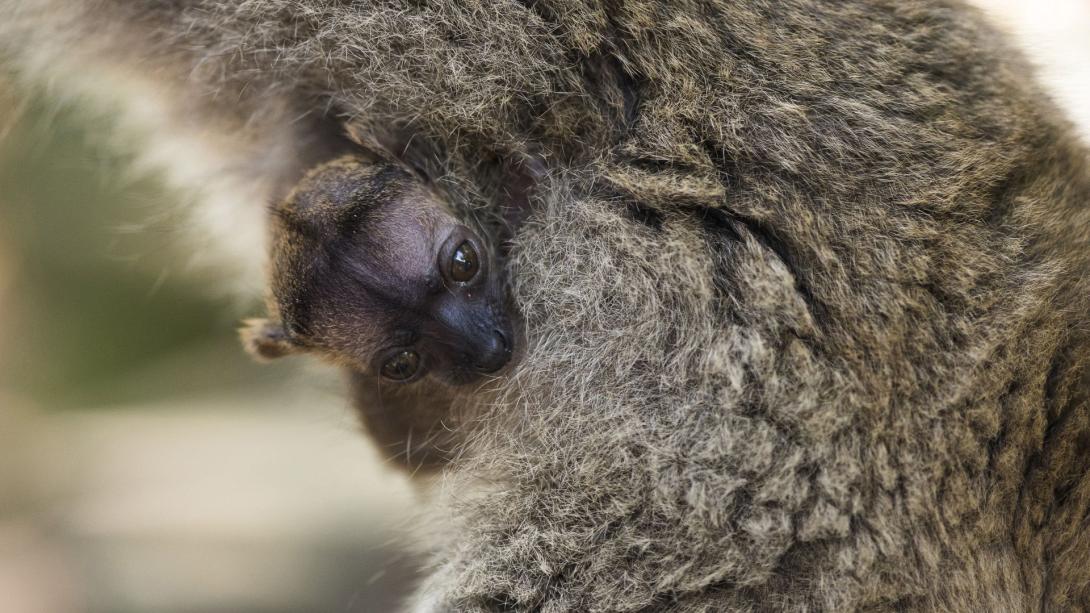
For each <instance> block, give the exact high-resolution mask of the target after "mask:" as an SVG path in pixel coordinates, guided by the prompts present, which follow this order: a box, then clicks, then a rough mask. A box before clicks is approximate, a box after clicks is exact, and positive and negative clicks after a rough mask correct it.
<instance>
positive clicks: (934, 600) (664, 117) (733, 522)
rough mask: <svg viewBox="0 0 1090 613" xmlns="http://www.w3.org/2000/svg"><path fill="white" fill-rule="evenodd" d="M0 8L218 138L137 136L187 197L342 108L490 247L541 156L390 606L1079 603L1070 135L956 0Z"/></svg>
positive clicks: (239, 176)
mask: <svg viewBox="0 0 1090 613" xmlns="http://www.w3.org/2000/svg"><path fill="white" fill-rule="evenodd" d="M0 7H2V8H0V40H2V44H3V45H4V46H5V47H6V48H7V51H8V53H9V54H10V56H11V57H12V58H13V59H14V63H15V64H16V65H17V66H19V67H20V70H22V72H23V74H25V75H26V77H27V78H46V79H49V80H50V81H51V82H52V83H55V84H57V85H58V87H63V86H67V85H71V86H73V87H76V86H80V87H85V88H86V89H87V90H94V91H103V90H105V91H106V92H107V93H111V94H121V95H120V96H119V97H121V98H122V99H123V101H124V102H126V103H127V104H128V105H129V106H130V107H132V106H134V105H135V102H134V101H138V100H137V98H139V97H138V96H135V97H134V96H132V95H126V92H132V91H148V90H147V89H144V90H140V89H138V88H135V87H130V88H128V89H119V88H117V87H114V86H111V85H108V79H107V77H108V76H118V75H121V76H122V77H123V78H126V79H129V80H130V81H129V82H130V83H131V82H133V80H135V81H139V82H140V83H143V84H145V85H146V84H151V85H152V86H153V87H155V88H158V90H157V91H158V92H159V93H161V94H165V95H163V96H162V99H163V100H165V102H162V103H161V104H160V106H159V107H158V108H159V109H160V110H159V111H158V112H156V113H155V114H153V115H149V114H148V113H146V112H145V113H144V114H143V115H140V116H142V117H144V118H145V121H144V123H145V124H147V125H150V126H151V127H153V128H155V130H156V131H157V132H156V135H155V136H153V138H151V139H150V140H149V142H150V143H151V144H152V145H155V146H159V145H160V144H161V143H163V142H174V141H173V139H176V138H177V137H179V135H182V136H187V135H193V134H196V135H197V136H206V137H208V138H209V139H213V136H210V135H214V144H215V145H216V146H215V148H214V150H215V151H218V152H219V155H221V156H222V157H221V158H219V160H220V162H221V163H217V164H204V165H203V166H201V165H196V166H194V165H192V164H190V163H189V162H187V161H186V160H184V159H178V158H177V156H160V157H166V158H169V159H168V163H169V164H172V165H174V166H175V167H176V168H182V169H187V170H189V169H193V168H198V169H200V168H204V169H205V170H207V171H208V172H207V176H208V177H214V178H215V179H216V180H217V181H218V182H211V183H206V185H207V186H209V187H207V192H208V194H207V195H209V196H210V197H215V196H217V194H218V191H217V189H218V188H217V186H221V185H225V184H227V185H230V186H232V188H233V189H242V188H243V187H245V189H246V190H250V191H251V192H252V193H253V194H255V195H256V196H260V198H255V202H253V203H252V205H253V207H254V208H255V209H258V210H260V209H262V208H263V206H264V202H263V201H262V200H263V199H264V198H267V197H271V198H277V199H278V198H279V197H281V196H283V194H284V193H286V191H287V190H288V189H289V186H290V185H291V184H292V183H293V182H294V181H295V180H296V179H297V178H298V177H299V176H301V175H302V173H303V171H304V170H305V169H306V168H308V167H310V166H313V165H314V164H316V163H319V162H321V161H322V160H324V159H328V156H330V155H333V153H332V152H336V151H343V145H344V143H343V142H341V140H342V139H341V137H340V133H341V131H340V130H339V126H340V125H341V122H347V123H348V124H349V125H351V126H353V129H355V130H357V131H360V132H362V133H369V134H374V135H375V136H374V137H375V138H376V139H379V140H381V139H382V138H388V139H392V140H394V141H396V142H400V143H404V144H405V146H404V147H399V148H396V149H395V150H396V151H399V152H400V154H399V155H401V157H402V159H401V162H403V163H405V164H407V165H410V166H412V167H415V168H418V169H420V171H421V173H422V174H423V175H424V176H426V177H427V178H428V180H429V182H430V183H431V184H432V185H434V187H435V189H436V190H438V192H441V193H442V194H443V197H444V198H445V199H446V200H447V201H448V202H450V203H452V204H453V205H454V206H456V207H457V208H458V214H459V215H461V216H462V217H463V218H464V220H465V222H466V223H467V224H469V225H470V226H472V227H474V228H476V230H477V231H480V232H483V233H486V234H487V233H488V232H490V230H489V229H490V228H496V227H499V226H501V225H502V223H501V222H500V221H499V220H501V219H502V216H503V215H502V213H501V212H500V211H501V209H502V208H503V207H504V206H505V204H504V203H505V201H506V199H507V198H508V194H509V193H510V192H511V191H512V190H511V189H510V187H509V186H510V185H511V184H512V180H511V179H510V177H512V176H519V173H518V172H512V169H517V168H518V167H519V165H520V164H521V163H522V160H524V159H526V158H527V157H528V156H531V157H533V158H534V159H536V160H541V163H542V164H543V172H540V173H533V174H532V180H533V185H532V186H530V187H526V186H521V187H519V188H518V189H515V190H514V191H515V192H518V193H526V194H530V199H531V203H530V204H531V207H530V208H531V210H532V213H531V215H530V216H529V217H528V218H527V219H526V220H525V221H524V222H523V223H522V224H521V226H520V227H519V230H518V232H517V234H516V235H515V236H514V238H513V240H512V247H511V253H510V260H509V262H508V265H507V269H506V270H505V274H506V275H507V276H508V278H509V279H511V282H512V289H511V292H512V298H513V300H514V302H515V303H516V304H517V306H518V308H519V310H520V312H521V315H522V318H523V320H524V322H525V331H526V335H527V340H526V347H525V355H524V356H523V357H522V358H521V359H520V360H518V363H517V364H516V365H515V366H514V368H513V370H512V372H511V373H510V374H509V376H507V377H506V378H504V379H503V380H502V381H500V382H499V383H498V385H499V386H500V389H499V392H498V393H499V396H498V397H497V398H496V399H494V401H490V402H488V403H482V405H483V406H478V407H476V410H477V412H478V417H479V419H467V420H466V421H465V422H464V423H465V427H464V429H462V430H459V431H458V432H457V433H456V434H457V436H456V437H455V438H456V440H455V441H454V443H455V444H457V445H458V451H459V453H458V454H457V455H456V457H455V459H454V461H453V463H452V464H451V465H450V466H449V467H448V478H447V479H446V480H445V483H446V484H448V486H449V487H450V488H451V490H452V492H453V493H454V495H451V496H448V497H446V500H447V502H446V503H437V504H441V505H442V504H445V505H446V507H445V510H446V512H448V513H449V515H450V517H452V518H453V527H452V528H451V529H449V530H446V531H445V532H444V534H446V535H448V538H447V539H446V540H445V541H442V542H435V543H433V544H434V545H435V554H434V561H435V569H434V573H433V574H432V576H431V577H430V579H429V580H428V581H426V582H425V584H424V585H423V586H422V588H421V591H420V593H419V595H418V598H417V601H416V606H417V608H418V609H419V610H421V611H656V610H671V611H724V610H767V611H786V610H829V611H852V610H859V611H931V610H934V611H1023V610H1049V611H1061V610H1063V611H1068V610H1076V609H1080V608H1085V607H1087V606H1088V605H1087V603H1090V531H1087V530H1084V529H1083V528H1084V524H1085V523H1086V522H1087V521H1088V520H1087V517H1090V478H1088V477H1087V475H1086V468H1087V465H1088V464H1090V453H1088V451H1090V449H1088V447H1090V421H1088V420H1090V413H1088V411H1090V407H1088V405H1087V395H1086V392H1087V388H1086V381H1085V380H1084V378H1085V377H1086V376H1087V360H1086V358H1087V355H1088V353H1090V347H1088V345H1087V330H1088V326H1087V324H1088V323H1090V321H1088V317H1090V316H1088V312H1090V311H1088V308H1087V307H1088V304H1087V301H1088V299H1090V293H1088V288H1087V287H1086V283H1085V281H1084V278H1085V270H1086V266H1087V264H1088V262H1087V259H1088V258H1090V249H1087V239H1088V238H1090V236H1088V234H1090V232H1088V228H1090V225H1088V221H1090V220H1088V212H1087V210H1086V205H1087V203H1088V201H1090V171H1088V165H1087V157H1086V153H1085V152H1084V150H1083V149H1082V147H1081V146H1080V145H1079V144H1078V143H1076V142H1075V140H1074V138H1073V137H1072V136H1071V129H1070V127H1069V126H1068V125H1067V123H1066V122H1065V121H1064V120H1063V119H1062V118H1060V117H1059V116H1058V113H1057V111H1056V110H1055V109H1054V107H1053V106H1052V104H1051V103H1049V102H1048V100H1047V99H1046V98H1045V96H1044V95H1043V94H1042V92H1041V91H1040V90H1039V89H1038V87H1037V85H1036V84H1035V82H1034V81H1033V79H1032V78H1031V77H1030V76H1029V74H1028V72H1027V70H1026V68H1025V67H1024V66H1023V64H1022V61H1021V60H1020V59H1019V58H1018V57H1017V55H1016V54H1014V53H1012V52H1011V51H1010V50H1009V49H1008V48H1007V47H1006V46H1005V44H1004V41H1003V40H1001V39H1000V38H999V37H998V36H997V35H996V34H995V33H994V32H993V31H992V30H991V29H989V28H988V27H986V26H985V25H983V24H982V22H981V20H980V19H979V18H978V16H977V15H976V14H975V13H974V12H973V11H972V10H970V9H968V8H966V7H965V6H963V5H962V4H960V3H959V2H957V1H954V0H846V1H843V2H823V1H818V0H785V1H783V2H767V1H760V0H705V1H695V0H681V1H673V0H671V1H666V0H633V1H631V2H608V1H596V0H568V1H565V2H561V1H557V0H537V1H534V0H524V1H516V0H499V1H490V2H481V1H467V2H453V1H451V0H430V1H429V0H400V1H398V0H385V1H381V0H360V1H356V2H348V1H343V0H325V1H320V0H305V1H300V0H247V1H243V2H237V1H228V0H185V1H166V0H143V1H140V0H99V1H95V2H92V1H90V0H83V1H74V0H22V1H19V0H0ZM148 117H151V118H152V119H151V120H150V121H148V120H147V118H148ZM384 135H385V136H384ZM176 176H177V177H184V176H185V175H184V174H183V173H177V174H176ZM224 177H228V178H229V180H225V179H224ZM197 180H198V179H197V178H195V177H193V176H189V177H188V178H187V182H189V183H193V182H196V181H197ZM520 182H521V181H520V180H516V181H514V183H515V184H519V183H520ZM240 186H242V187H240ZM238 206H245V205H241V204H240V205H238ZM474 493H476V494H477V495H473V494H474Z"/></svg>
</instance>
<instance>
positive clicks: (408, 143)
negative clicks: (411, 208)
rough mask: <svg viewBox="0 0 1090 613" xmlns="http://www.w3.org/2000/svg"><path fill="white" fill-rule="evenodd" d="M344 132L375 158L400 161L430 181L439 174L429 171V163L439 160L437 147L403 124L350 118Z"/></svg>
mask: <svg viewBox="0 0 1090 613" xmlns="http://www.w3.org/2000/svg"><path fill="white" fill-rule="evenodd" d="M344 133H345V135H346V136H347V137H348V140H349V141H351V142H352V143H353V144H355V145H356V146H357V147H358V148H359V151H357V153H361V154H363V155H365V157H368V158H370V159H371V160H372V161H375V162H392V163H395V164H399V165H400V166H402V167H403V168H404V169H405V170H408V171H410V172H412V173H413V174H415V175H417V176H418V177H419V178H420V179H421V180H423V181H425V182H429V183H430V182H431V177H432V176H439V175H438V174H435V173H433V172H431V171H429V166H431V165H433V164H436V163H438V160H440V159H442V156H440V155H437V153H436V152H435V151H434V147H432V146H430V145H429V144H428V143H426V142H425V140H424V139H422V138H417V137H416V134H415V133H414V132H413V131H412V130H410V129H408V128H405V127H404V126H400V125H397V124H393V123H391V124H389V125H378V124H375V123H361V122H352V121H348V122H345V123H344ZM432 170H433V171H434V170H435V169H432ZM440 174H441V173H440Z"/></svg>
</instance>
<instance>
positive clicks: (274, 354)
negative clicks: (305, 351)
mask: <svg viewBox="0 0 1090 613" xmlns="http://www.w3.org/2000/svg"><path fill="white" fill-rule="evenodd" d="M238 336H239V339H240V340H241V341H242V346H243V347H244V348H245V349H246V352H247V353H249V354H250V355H251V356H253V357H254V358H255V359H257V360H259V361H262V362H266V361H269V360H275V359H276V358H282V357H284V356H286V355H291V354H293V353H299V352H300V351H301V350H302V348H301V347H300V346H299V345H297V344H296V343H295V342H293V341H292V340H291V338H289V337H288V335H287V333H286V332H285V331H284V327H283V326H282V325H280V324H279V323H276V322H272V321H269V320H268V319H247V320H246V321H244V322H242V327H241V328H239V330H238Z"/></svg>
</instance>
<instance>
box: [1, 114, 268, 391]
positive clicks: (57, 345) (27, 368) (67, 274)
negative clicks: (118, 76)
mask: <svg viewBox="0 0 1090 613" xmlns="http://www.w3.org/2000/svg"><path fill="white" fill-rule="evenodd" d="M0 104H2V103H0ZM13 104H14V103H13V102H12V101H9V102H8V104H7V106H8V107H9V108H8V109H6V110H5V109H2V107H0V117H4V119H3V123H2V124H0V126H3V127H4V128H5V130H4V131H5V132H6V135H5V136H4V138H3V140H2V141H0V258H4V259H6V260H7V268H8V269H9V274H11V273H13V275H12V278H11V279H10V282H9V284H8V287H7V289H6V293H5V296H6V298H5V299H4V300H3V302H2V303H0V388H6V389H8V390H10V391H13V392H15V393H17V394H20V395H25V396H29V397H30V398H33V399H35V401H36V402H37V403H38V404H40V405H41V406H43V407H44V408H50V409H55V408H59V409H64V408H81V407H93V406H100V405H108V404H118V403H127V402H136V401H140V400H145V399H150V398H161V397H169V396H172V395H177V394H185V393H197V392H203V391H206V390H207V388H208V387H209V386H224V385H237V383H238V382H239V379H240V378H241V379H249V378H253V377H258V378H262V379H265V378H270V379H271V378H272V377H275V371H276V370H277V369H275V368H274V369H272V371H273V372H270V371H267V370H262V371H260V372H259V371H257V370H256V368H255V367H254V366H253V365H251V364H250V363H249V360H248V359H247V358H246V357H245V356H243V355H242V354H241V351H239V350H238V348H237V343H235V342H234V332H233V328H234V327H235V325H236V319H237V316H238V315H239V314H240V311H239V309H238V305H235V304H232V303H231V302H230V301H229V300H228V299H226V298H223V297H222V295H223V294H222V293H218V292H214V291H209V285H211V284H214V283H215V281H213V280H210V279H201V278H199V277H195V276H193V275H192V274H189V273H188V271H187V270H186V262H187V254H186V252H185V246H184V241H183V240H182V239H181V236H180V235H181V232H179V229H180V227H181V224H183V223H184V219H183V218H184V216H183V215H182V214H181V213H180V206H179V204H178V203H177V202H176V200H175V199H174V198H172V195H171V194H170V193H169V192H167V191H166V190H165V189H164V187H163V186H162V184H161V183H160V182H158V181H157V180H156V179H155V178H154V177H136V176H133V174H132V171H130V170H128V168H129V164H128V162H129V160H127V159H126V158H125V156H124V155H121V154H118V153H117V152H116V148H115V147H107V146H105V145H104V144H103V143H102V141H101V139H102V137H103V135H104V134H107V133H108V132H109V126H108V125H103V123H104V122H103V121H102V120H97V121H95V122H93V123H89V122H88V121H87V114H86V113H81V112H79V111H78V110H76V109H72V108H58V107H57V106H55V103H54V105H52V106H51V105H50V103H49V102H47V101H46V98H45V97H44V96H42V95H31V96H29V97H27V98H25V99H24V100H22V101H20V102H19V103H18V104H14V106H16V108H14V109H12V108H10V107H11V106H13ZM95 139H99V140H98V141H97V142H96V140H95ZM111 144H113V143H111ZM217 295H218V296H220V297H219V298H217V297H216V296H217ZM228 344H231V345H232V346H230V347H228V346H227V345H228ZM180 356H190V359H182V358H181V357H180Z"/></svg>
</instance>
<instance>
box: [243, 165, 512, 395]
mask: <svg viewBox="0 0 1090 613" xmlns="http://www.w3.org/2000/svg"><path fill="white" fill-rule="evenodd" d="M270 217H271V219H270V225H271V279H270V295H269V300H268V302H269V311H270V313H271V314H272V316H271V319H269V320H252V321H250V322H248V326H247V327H246V328H245V329H244V330H243V332H242V336H243V340H244V342H245V343H246V345H247V347H248V348H249V349H250V351H251V352H252V353H253V354H255V355H257V356H258V357H263V358H274V357H279V356H281V355H285V354H288V353H297V352H309V353H316V354H319V355H322V356H324V357H327V358H330V359H332V360H333V361H335V362H337V363H339V364H342V365H345V366H347V367H349V368H351V369H353V370H355V371H358V372H364V373H372V374H375V375H378V376H381V377H382V378H384V379H386V380H389V381H394V382H402V383H408V382H412V381H415V380H417V379H419V378H421V377H423V376H425V375H431V376H435V377H438V378H439V379H441V380H443V381H445V382H446V383H448V384H455V385H457V384H464V383H470V382H472V381H474V380H477V379H478V378H479V377H480V376H482V375H485V374H489V373H494V372H497V371H499V370H500V369H501V368H503V366H504V365H506V364H507V362H508V361H509V360H510V358H511V353H512V341H513V335H512V328H511V322H510V318H509V317H508V314H507V309H506V307H505V301H504V294H503V284H502V280H501V279H500V276H499V274H498V270H497V266H496V262H495V261H494V260H493V257H492V256H491V253H492V249H491V246H490V245H489V244H487V243H486V242H485V241H484V240H482V238H481V237H480V236H478V235H477V234H476V233H475V232H474V231H473V230H471V229H470V228H468V227H466V226H465V225H463V224H461V223H459V221H458V220H457V219H456V218H455V217H454V215H453V214H452V213H451V212H450V210H449V209H448V208H447V206H446V205H445V203H444V202H443V200H442V198H441V197H440V196H439V195H438V194H437V193H435V192H434V191H433V190H431V189H430V188H429V186H428V184H427V183H426V182H425V181H424V180H422V179H421V178H419V177H418V176H417V175H415V174H414V173H413V172H412V171H410V170H408V169H405V168H404V167H402V166H400V165H398V164H395V163H391V162H386V161H381V160H380V161H375V160H372V159H370V158H367V157H364V156H362V155H358V154H349V155H345V156H343V157H340V158H337V159H334V160H332V161H329V162H326V163H324V164H322V165H320V166H318V167H316V168H314V169H313V170H311V171H310V172H309V173H307V175H306V176H305V177H304V178H303V179H302V180H301V181H300V182H299V184H298V185H297V186H296V187H295V189H294V190H293V191H292V192H291V194H289V196H288V197H287V198H286V199H285V200H284V201H283V202H281V203H279V204H278V205H276V206H274V207H273V208H272V214H271V216H270Z"/></svg>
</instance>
